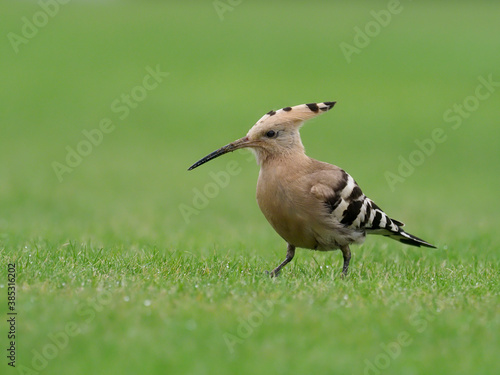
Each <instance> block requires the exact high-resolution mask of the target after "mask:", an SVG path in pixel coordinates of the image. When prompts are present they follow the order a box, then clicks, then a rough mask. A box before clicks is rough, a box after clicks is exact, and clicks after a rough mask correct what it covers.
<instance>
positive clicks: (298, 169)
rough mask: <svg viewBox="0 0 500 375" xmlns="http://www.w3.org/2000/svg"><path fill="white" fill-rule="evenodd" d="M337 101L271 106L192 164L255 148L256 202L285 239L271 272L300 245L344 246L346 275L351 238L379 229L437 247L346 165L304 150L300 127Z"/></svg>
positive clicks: (399, 238)
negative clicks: (367, 190)
mask: <svg viewBox="0 0 500 375" xmlns="http://www.w3.org/2000/svg"><path fill="white" fill-rule="evenodd" d="M335 104H336V102H322V103H309V104H300V105H296V106H293V107H284V108H281V109H279V110H276V111H275V110H272V111H269V112H267V113H266V114H265V115H264V116H262V117H261V118H260V119H259V120H258V121H257V122H256V123H255V125H253V126H252V128H251V129H250V130H249V131H248V133H247V135H246V136H245V137H243V138H240V139H238V140H236V141H234V142H232V143H229V144H227V145H225V146H223V147H221V148H219V149H218V150H216V151H214V152H212V153H210V154H208V155H207V156H205V157H204V158H202V159H200V160H199V161H197V162H196V163H194V164H193V165H192V166H191V167H189V169H188V170H193V169H195V168H197V167H199V166H200V165H202V164H204V163H206V162H208V161H210V160H212V159H215V158H217V157H219V156H221V155H224V154H226V153H228V152H232V151H235V150H238V149H241V148H249V149H251V150H252V151H253V152H254V154H255V157H256V159H257V163H258V164H259V166H260V171H259V177H258V180H257V194H256V197H257V203H258V205H259V207H260V209H261V211H262V213H263V214H264V216H265V217H266V219H267V221H268V222H269V223H270V224H271V226H272V227H273V228H274V230H275V231H276V232H277V233H278V234H279V235H280V236H281V237H282V238H283V239H284V240H285V241H286V243H287V250H286V257H285V260H284V261H282V262H281V263H280V264H279V265H278V266H277V267H276V268H275V269H274V270H272V271H271V272H270V273H269V272H268V274H270V276H271V277H274V276H278V274H279V273H280V271H281V270H282V268H283V267H284V266H286V265H287V264H288V263H290V262H291V261H292V259H293V258H294V256H295V250H296V248H303V249H311V250H318V251H333V250H339V249H340V251H341V252H342V255H343V261H344V262H343V266H342V274H341V275H342V277H345V276H346V275H347V273H348V270H349V262H350V260H351V250H350V245H351V244H361V243H363V242H364V240H365V238H366V235H367V234H379V235H383V236H386V237H390V238H392V239H395V240H397V241H399V242H401V243H403V244H406V245H412V246H417V247H420V246H423V247H429V248H436V247H435V246H434V245H432V244H430V243H428V242H426V241H424V240H422V239H420V238H418V237H416V236H414V235H412V234H409V233H407V232H405V231H404V230H403V228H402V227H403V226H404V224H403V223H402V222H401V221H398V220H395V219H392V218H390V217H389V216H388V215H387V214H386V213H385V212H384V211H383V210H382V209H381V208H380V207H379V206H377V205H376V204H375V202H373V201H372V200H371V199H370V198H368V197H367V196H366V195H364V194H363V192H362V190H361V188H360V187H359V186H358V184H357V183H356V181H355V180H354V179H353V178H352V177H351V175H349V174H348V173H347V172H346V171H344V170H343V169H342V168H340V167H338V166H336V165H332V164H329V163H325V162H322V161H319V160H315V159H313V158H311V157H309V156H307V155H306V153H305V148H304V146H303V144H302V140H301V138H300V133H299V130H300V128H301V126H302V125H303V124H304V122H305V121H307V120H309V119H311V118H313V117H316V116H318V115H320V114H322V113H325V112H327V111H329V110H331V109H332V108H333V107H334V105H335Z"/></svg>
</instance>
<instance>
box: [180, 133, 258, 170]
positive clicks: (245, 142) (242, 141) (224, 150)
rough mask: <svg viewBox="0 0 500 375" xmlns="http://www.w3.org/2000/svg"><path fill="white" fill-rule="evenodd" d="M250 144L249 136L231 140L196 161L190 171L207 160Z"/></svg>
mask: <svg viewBox="0 0 500 375" xmlns="http://www.w3.org/2000/svg"><path fill="white" fill-rule="evenodd" d="M249 146H250V142H249V140H248V137H243V138H240V139H238V140H236V141H234V142H231V143H229V144H227V145H225V146H224V147H221V148H219V149H218V150H216V151H214V152H212V153H210V154H208V155H207V156H205V157H204V158H202V159H200V160H198V161H197V162H196V163H194V164H193V165H192V166H190V167H189V168H188V171H190V170H191V169H195V168H196V167H199V166H200V165H202V164H205V163H206V162H207V161H210V160H212V159H215V158H217V157H219V156H221V155H224V154H227V153H228V152H233V151H235V150H238V149H240V148H245V147H249Z"/></svg>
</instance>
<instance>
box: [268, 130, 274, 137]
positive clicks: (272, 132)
mask: <svg viewBox="0 0 500 375" xmlns="http://www.w3.org/2000/svg"><path fill="white" fill-rule="evenodd" d="M275 136H276V132H275V131H274V130H269V131H268V132H267V133H266V137H267V138H273V137H275Z"/></svg>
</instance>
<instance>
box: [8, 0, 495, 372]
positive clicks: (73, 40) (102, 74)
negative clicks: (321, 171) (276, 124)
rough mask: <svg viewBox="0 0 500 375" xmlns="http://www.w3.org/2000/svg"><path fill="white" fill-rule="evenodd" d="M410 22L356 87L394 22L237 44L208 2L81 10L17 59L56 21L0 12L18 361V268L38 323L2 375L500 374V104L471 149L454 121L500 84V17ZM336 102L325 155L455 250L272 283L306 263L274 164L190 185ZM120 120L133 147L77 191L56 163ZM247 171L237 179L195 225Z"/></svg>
mask: <svg viewBox="0 0 500 375" xmlns="http://www.w3.org/2000/svg"><path fill="white" fill-rule="evenodd" d="M402 4H403V11H402V12H401V13H400V14H398V15H395V16H393V19H392V21H391V23H390V24H389V25H388V26H387V27H386V28H383V29H382V30H381V32H380V34H379V35H378V36H376V37H374V38H373V39H372V41H371V43H370V45H369V46H368V47H366V48H365V49H363V50H362V51H361V53H360V54H359V55H353V57H352V62H351V63H350V64H348V63H347V62H346V60H345V58H344V56H343V55H342V52H341V50H340V48H339V44H340V43H341V42H348V43H352V39H353V37H354V30H353V29H354V27H356V26H358V27H361V28H363V27H364V25H366V23H367V22H369V21H370V20H371V19H372V18H371V16H370V11H371V10H376V11H378V10H381V9H384V8H385V7H386V6H387V2H377V3H374V2H356V3H355V4H352V2H341V3H338V2H332V3H331V4H326V3H325V2H320V1H313V2H298V1H297V2H295V1H291V2H283V1H278V2H270V3H266V2H259V1H253V2H250V1H244V2H242V3H241V4H240V5H237V6H236V7H235V8H234V10H233V11H231V12H227V13H225V14H224V20H223V21H221V20H220V19H219V17H218V16H217V13H216V12H215V10H214V8H213V5H212V2H210V1H205V2H202V1H193V2H184V3H181V2H178V3H177V2H176V3H175V4H171V3H170V2H154V1H144V2H140V3H139V2H130V1H129V2H120V1H116V2H103V3H102V4H101V3H99V2H89V3H86V2H76V1H75V2H70V3H69V4H67V5H64V6H61V8H60V12H59V14H58V15H57V16H56V17H54V18H53V19H51V20H50V22H49V23H48V25H47V26H45V27H43V28H41V29H40V30H39V33H38V34H37V35H36V36H35V37H34V38H33V39H32V40H30V41H29V42H28V44H26V45H21V46H20V51H19V52H18V53H17V54H16V53H15V52H14V51H13V49H12V47H11V46H10V44H9V41H8V39H7V37H6V35H7V33H9V32H16V33H20V30H21V26H22V21H21V17H28V18H30V17H31V16H32V15H33V14H34V13H35V12H37V11H38V10H39V7H38V5H37V4H36V3H34V2H12V4H10V3H9V6H7V5H5V4H3V5H1V9H2V12H0V14H1V16H0V17H1V21H2V22H0V35H3V37H2V39H1V41H0V44H1V50H2V58H1V59H0V72H2V73H1V74H2V75H1V77H2V90H0V102H1V103H2V105H1V108H2V109H1V117H0V121H1V134H0V160H1V162H0V257H1V260H2V261H1V269H0V290H2V292H0V298H1V299H2V300H3V301H4V302H0V306H2V307H1V308H0V314H1V315H2V322H3V323H2V324H1V325H0V327H2V328H1V329H2V331H1V332H2V333H1V334H0V344H1V348H2V349H3V350H5V349H4V348H7V347H8V339H7V330H8V326H7V323H6V312H7V310H6V307H7V305H6V299H7V296H6V294H7V293H6V292H7V264H8V263H12V262H15V264H16V267H17V304H16V307H17V311H18V314H19V315H18V316H17V326H16V328H17V333H18V335H17V337H16V347H17V370H14V369H11V368H9V367H8V366H7V359H6V358H5V357H3V360H2V362H1V363H0V372H1V373H2V374H3V373H6V374H7V373H16V372H17V373H33V372H26V371H22V368H20V366H25V369H26V368H30V369H34V370H36V371H35V373H45V374H69V373H72V374H109V373H122V374H135V373H148V374H157V373H158V374H163V373H168V374H214V373H217V374H235V373H237V374H255V373H264V374H271V373H274V374H307V373H311V374H313V373H320V374H321V373H336V374H337V373H338V374H364V373H370V374H377V373H379V372H380V373H384V374H421V373H429V374H430V373H440V374H441V373H442V374H471V373H481V374H497V373H498V372H499V370H500V366H499V365H498V359H497V351H498V347H500V336H499V335H498V332H499V331H500V318H499V317H500V311H499V305H500V304H499V302H500V300H499V289H500V288H499V281H500V280H499V279H500V277H499V274H500V272H499V271H500V258H499V255H498V249H499V243H500V236H499V234H498V229H497V228H498V227H499V226H500V218H499V216H498V212H497V210H498V208H499V207H498V203H497V200H496V199H495V197H496V195H497V192H498V186H499V184H500V177H499V175H498V173H497V169H498V165H499V163H500V154H499V153H498V137H499V135H500V133H499V131H498V125H499V124H498V118H499V117H498V114H499V112H498V97H499V95H500V89H497V90H498V91H494V92H493V93H492V94H491V97H490V98H489V99H486V100H484V101H481V102H480V103H479V106H478V108H477V110H475V111H473V112H471V113H470V116H469V117H468V118H466V119H464V120H463V123H462V125H461V126H460V127H459V128H458V129H456V130H454V129H452V128H451V125H452V124H451V123H448V122H445V121H444V120H443V114H444V113H445V111H446V110H448V109H449V108H453V105H454V104H455V103H462V102H463V101H464V100H465V99H466V98H467V97H469V96H471V95H474V94H475V89H476V87H477V86H478V84H479V83H480V81H479V80H478V78H479V77H485V78H486V77H488V76H489V75H490V74H491V75H492V76H493V78H494V80H495V81H500V67H499V65H498V53H497V50H498V43H499V41H500V39H499V35H500V27H499V25H498V19H497V18H498V17H497V14H498V12H499V11H500V8H499V6H498V5H496V4H495V3H494V2H488V1H482V2H478V3H474V4H469V3H468V2H453V3H451V2H450V3H446V2H442V3H440V4H434V3H432V2H430V1H423V2H402ZM157 65H159V66H160V67H161V70H162V71H165V72H169V73H170V74H169V76H168V77H166V78H165V79H164V81H163V82H161V83H160V84H159V85H158V87H157V88H155V89H154V90H151V91H148V96H147V98H146V99H145V100H144V101H142V102H141V103H139V104H138V106H137V108H134V109H132V110H131V111H130V114H129V115H128V116H127V117H126V118H125V119H123V120H121V119H119V117H118V115H117V114H116V113H115V112H113V111H112V109H111V105H112V103H113V101H115V100H116V99H119V98H120V97H121V95H122V94H126V93H130V91H131V90H132V89H133V88H134V87H136V86H137V85H139V84H141V82H142V80H143V78H144V77H145V75H146V74H147V72H146V67H147V66H150V67H153V68H154V67H156V66H157ZM325 100H326V101H330V100H337V101H338V104H337V105H336V107H335V109H334V110H333V111H330V112H329V113H328V114H325V115H324V116H321V117H319V118H317V119H315V120H313V121H311V122H310V123H308V124H307V125H306V126H304V128H303V129H302V138H303V142H304V144H305V146H306V149H307V152H308V154H309V155H311V156H312V157H315V158H317V159H320V160H324V161H328V162H331V163H335V164H337V165H340V166H342V167H343V168H345V169H346V170H347V171H348V172H349V173H350V174H352V175H353V176H354V177H355V178H356V180H357V182H358V183H359V184H360V185H361V187H362V188H363V191H364V192H365V193H366V194H367V195H368V196H370V197H371V198H372V199H373V200H374V201H375V202H377V204H379V205H380V206H381V207H382V208H384V210H385V211H386V212H387V213H388V214H389V215H391V216H392V217H394V218H395V219H398V220H402V221H404V222H405V223H406V224H407V228H408V231H409V232H410V233H413V234H415V235H417V236H419V237H422V238H424V239H425V240H428V241H429V242H431V243H433V244H435V245H436V246H437V247H438V248H437V249H435V250H434V249H420V248H411V247H407V246H404V245H402V244H400V243H397V242H395V241H390V240H387V239H385V238H379V237H371V238H368V239H367V241H366V243H365V244H364V245H362V246H360V247H353V260H352V261H351V267H350V273H349V276H348V277H347V278H346V279H344V280H342V279H341V278H340V269H341V263H342V256H341V254H340V253H339V252H332V253H317V252H311V251H307V250H299V251H298V252H297V255H296V257H295V259H294V260H293V262H292V263H291V264H290V265H288V266H287V267H286V268H285V269H284V270H283V272H282V275H281V276H280V277H279V278H277V279H269V278H268V277H266V276H265V274H264V271H265V270H270V269H272V268H274V267H275V266H276V265H277V264H279V262H280V261H282V260H283V258H284V255H285V250H286V249H285V243H284V242H283V240H282V239H280V238H279V236H278V235H277V234H276V233H274V231H273V230H272V228H271V227H270V226H269V224H268V223H267V222H266V220H265V219H264V217H263V216H262V214H261V213H260V211H259V209H258V207H257V204H256V202H255V184H256V180H257V174H258V167H257V166H256V164H255V162H254V161H253V159H251V158H249V155H248V154H244V153H234V154H231V155H226V156H224V157H223V158H220V159H217V160H215V161H212V162H211V163H209V164H207V165H204V166H203V167H201V168H199V169H196V170H195V171H192V172H187V168H188V167H189V166H190V165H191V164H192V163H193V162H195V161H196V160H198V159H199V158H200V157H202V156H204V155H205V154H207V153H208V152H210V151H212V150H214V149H216V148H218V147H220V146H222V145H224V144H226V143H229V142H230V141H232V140H234V139H237V138H239V137H241V136H243V135H244V134H245V133H246V132H247V130H248V129H249V128H250V126H251V125H252V124H253V123H254V122H255V121H256V120H257V119H258V118H259V117H260V116H261V115H262V114H264V113H265V112H267V111H269V110H270V109H272V108H274V109H277V108H281V107H284V106H288V105H295V104H300V103H306V102H313V101H325ZM103 118H110V119H111V120H112V121H113V124H114V125H115V126H116V128H115V130H114V131H113V132H111V133H109V134H105V135H104V138H103V141H102V143H101V144H100V145H99V146H97V147H95V148H94V149H93V151H92V152H91V153H90V154H89V155H88V156H86V157H84V158H83V161H82V162H81V164H80V165H78V166H76V167H75V168H74V169H73V170H72V172H71V173H67V174H65V175H64V178H63V181H62V182H59V181H58V179H57V177H56V175H55V173H54V171H53V169H52V163H53V162H54V161H57V162H61V163H63V162H64V160H65V157H66V150H65V148H66V146H70V147H72V148H76V146H77V144H78V143H79V142H81V141H82V140H83V139H85V138H84V137H83V135H82V131H83V130H85V129H86V130H91V129H95V128H97V127H98V126H99V122H100V121H101V120H102V119H103ZM435 128H442V129H443V130H444V132H445V134H446V136H447V139H446V141H445V142H444V143H442V144H439V145H438V146H437V147H436V150H435V152H433V153H432V154H431V155H429V156H428V157H426V158H425V161H424V162H423V163H422V165H420V166H418V167H416V168H415V171H414V172H413V173H412V174H411V175H410V176H409V177H407V178H405V181H404V182H401V183H398V184H397V185H396V186H395V189H394V191H392V190H391V189H389V186H388V183H387V181H386V178H385V176H384V174H385V173H386V172H387V171H391V172H394V173H396V172H397V169H398V165H399V161H398V157H399V156H400V155H401V156H403V157H404V158H408V156H409V155H410V153H411V152H412V151H413V150H415V149H416V145H415V140H423V139H425V138H429V137H430V136H431V134H432V132H433V130H434V129H435ZM230 161H235V162H236V163H237V166H238V167H239V169H238V172H237V173H235V175H234V176H231V178H230V181H229V183H228V184H227V186H225V187H223V188H220V189H219V193H218V194H216V196H215V197H214V198H211V199H209V200H208V203H207V205H206V207H205V208H203V209H200V210H199V212H198V213H197V214H196V215H192V216H190V217H189V219H188V220H185V219H184V217H183V215H182V213H181V211H180V208H179V207H180V206H181V205H188V206H192V205H193V203H192V201H193V198H194V196H195V193H194V191H193V189H198V190H201V191H203V190H204V189H205V188H206V187H207V184H208V183H211V182H212V181H213V177H212V176H211V172H213V173H217V172H219V171H221V170H225V169H226V168H227V167H228V165H229V164H228V163H230ZM53 340H55V341H56V342H58V343H59V344H60V346H61V348H60V349H57V348H56V350H55V351H54V350H53V349H54V347H53V346H52V343H53ZM51 350H53V351H51ZM391 350H392V354H393V355H392V357H391V356H389V355H388V354H386V352H387V351H391ZM44 351H45V352H44ZM4 353H5V352H4ZM38 353H42V355H43V353H45V354H48V355H45V357H50V359H48V360H45V359H41V358H40V357H39V355H38ZM33 361H35V362H33ZM44 361H46V362H44ZM370 364H373V366H377V367H376V368H370V367H369V366H370ZM34 365H35V367H36V365H39V366H41V367H43V369H41V367H40V369H41V371H38V369H37V368H34Z"/></svg>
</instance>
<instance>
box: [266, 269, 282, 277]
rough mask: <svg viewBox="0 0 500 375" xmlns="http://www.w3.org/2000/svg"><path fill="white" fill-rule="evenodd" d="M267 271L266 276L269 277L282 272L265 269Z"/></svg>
mask: <svg viewBox="0 0 500 375" xmlns="http://www.w3.org/2000/svg"><path fill="white" fill-rule="evenodd" d="M264 272H265V273H266V276H269V277H277V276H278V275H279V274H280V271H279V270H278V271H276V270H272V271H271V272H269V271H264Z"/></svg>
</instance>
